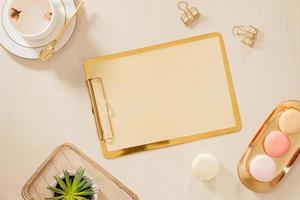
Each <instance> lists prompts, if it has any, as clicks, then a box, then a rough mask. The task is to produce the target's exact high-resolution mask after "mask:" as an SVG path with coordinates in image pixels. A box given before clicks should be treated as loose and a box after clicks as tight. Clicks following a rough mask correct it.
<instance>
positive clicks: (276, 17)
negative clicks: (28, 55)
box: [0, 0, 300, 200]
mask: <svg viewBox="0 0 300 200" xmlns="http://www.w3.org/2000/svg"><path fill="white" fill-rule="evenodd" d="M2 1H3V0H2ZM190 4H191V5H194V6H197V8H198V9H199V10H200V11H201V13H202V15H203V16H202V17H201V20H200V21H199V23H198V24H197V25H196V26H194V27H193V28H186V27H185V26H184V25H183V24H182V23H181V22H180V21H179V11H178V10H177V9H176V0H163V1H162V0H126V1H124V0H97V1H86V3H85V9H84V11H83V12H82V13H81V16H80V18H79V20H78V27H77V30H76V33H75V35H74V37H73V38H72V41H71V43H70V44H69V45H68V46H67V48H66V49H64V51H63V52H61V53H59V54H58V55H57V56H55V57H53V59H52V60H50V61H49V62H46V63H41V62H39V61H28V60H23V59H20V58H17V57H15V56H12V55H10V54H8V53H7V52H6V51H5V50H4V49H2V48H1V49H0V95H1V96H0V199H1V200H19V199H21V194H20V192H21V188H22V186H23V184H24V183H25V182H26V180H27V179H28V178H29V176H30V175H31V174H32V173H33V172H34V171H35V170H36V168H37V167H38V166H39V165H40V163H41V162H42V161H43V160H44V159H45V158H46V157H47V156H48V154H49V153H50V152H51V151H52V150H53V149H54V148H55V147H56V146H58V145H59V144H61V143H64V142H71V143H74V144H75V145H76V146H78V147H79V148H81V149H82V150H83V151H84V152H86V153H87V154H88V155H90V156H92V157H93V158H94V159H95V160H96V161H97V162H98V163H100V164H101V165H102V166H103V167H105V168H106V169H107V170H109V171H110V172H111V173H112V174H113V175H114V176H116V177H117V178H118V179H119V180H121V181H122V182H123V183H124V184H125V185H127V186H128V187H129V188H131V189H132V190H133V191H135V192H136V193H137V194H138V195H139V196H140V198H141V199H142V200H197V199H204V200H214V199H224V200H260V199H261V200H263V199H266V200H270V199H272V200H283V199H288V200H293V199H295V200H296V199H299V194H300V173H299V171H300V163H299V162H300V161H298V163H297V164H296V166H295V167H294V169H293V170H292V171H291V172H290V174H289V175H288V178H287V179H286V180H284V181H283V182H282V183H281V184H280V186H279V187H277V188H276V189H274V190H273V191H272V192H269V193H265V194H257V193H253V192H251V191H249V190H247V189H246V188H245V187H244V186H242V184H241V183H240V181H239V179H238V176H237V173H236V166H237V162H238V160H239V159H240V156H241V154H242V153H243V151H244V150H245V148H246V145H247V144H248V142H249V140H250V139H251V138H252V137H253V135H254V133H255V132H256V130H257V129H258V127H259V126H260V124H261V123H262V121H263V120H264V119H265V118H266V116H267V115H268V114H269V113H270V112H271V111H272V110H273V108H274V107H275V106H276V105H277V104H278V103H280V102H281V101H285V100H288V99H300V82H299V81H300V78H299V77H300V76H299V75H300V12H299V11H300V1H299V0H252V1H242V0H226V1H221V0H210V1H204V0H191V1H190ZM236 24H245V25H255V26H257V27H258V28H259V29H260V30H261V31H262V32H261V33H259V36H258V41H257V44H256V46H255V48H253V49H250V48H247V47H245V46H242V45H241V44H240V43H239V41H238V39H237V38H235V37H234V36H233V35H232V33H231V29H232V26H234V25H236ZM216 31H218V32H221V33H222V34H223V35H224V39H225V45H226V48H227V53H228V58H229V62H230V65H231V72H232V76H233V81H234V86H235V90H236V95H237V100H238V103H239V108H240V112H241V117H242V122H243V129H242V131H240V132H238V133H234V134H231V135H227V136H221V137H217V138H211V139H207V140H201V141H196V142H193V143H189V144H183V145H179V146H175V147H171V148H165V149H161V150H155V151H148V152H144V153H138V154H134V155H129V156H125V157H121V158H117V159H114V160H105V159H104V158H103V156H102V154H101V150H100V147H99V142H98V140H97V134H96V129H95V124H94V121H93V116H92V113H91V106H90V102H89V97H88V93H87V90H86V86H85V82H84V74H83V67H82V64H83V62H84V61H85V60H86V59H88V58H91V57H96V56H100V55H104V54H110V53H114V52H119V51H124V50H129V49H134V48H138V47H144V46H148V45H152V44H157V43H160V42H165V41H170V40H174V39H179V38H184V37H188V36H193V35H198V34H203V33H208V32H216ZM200 152H207V153H211V154H214V155H215V156H216V157H217V158H218V160H219V161H220V163H221V170H220V172H219V174H218V175H217V177H216V179H215V180H213V181H209V182H201V181H200V180H198V179H197V178H195V177H193V176H192V174H191V170H190V166H191V162H192V160H193V158H194V157H195V156H196V155H197V154H198V153H200Z"/></svg>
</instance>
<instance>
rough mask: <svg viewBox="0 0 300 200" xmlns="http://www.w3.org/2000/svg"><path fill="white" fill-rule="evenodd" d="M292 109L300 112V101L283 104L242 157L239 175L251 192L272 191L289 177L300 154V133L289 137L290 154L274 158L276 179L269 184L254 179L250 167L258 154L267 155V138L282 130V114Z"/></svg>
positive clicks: (262, 127)
mask: <svg viewBox="0 0 300 200" xmlns="http://www.w3.org/2000/svg"><path fill="white" fill-rule="evenodd" d="M291 108H293V109H297V110H299V111H300V101H286V102H284V103H281V104H280V105H279V106H278V107H277V108H276V109H275V110H274V111H273V112H272V113H271V114H270V116H269V117H268V118H267V120H266V121H265V122H264V123H263V125H262V126H261V127H260V129H259V130H258V132H257V133H256V135H255V136H254V138H253V139H252V141H251V142H250V144H249V146H248V148H247V150H246V152H245V154H244V155H243V156H242V158H241V160H240V162H239V164H238V175H239V177H240V180H241V181H242V183H243V184H244V185H245V186H246V187H247V188H249V189H250V190H253V191H255V192H267V191H269V190H271V189H272V188H274V187H275V186H276V185H277V184H278V183H279V182H280V181H281V180H282V179H283V178H284V177H285V176H286V175H287V173H288V172H289V171H290V169H291V168H292V166H293V164H294V162H295V161H296V160H297V158H298V156H299V154H300V148H299V147H300V133H299V134H289V135H288V137H289V138H290V140H291V141H292V143H291V148H290V150H289V152H288V153H287V154H286V155H285V156H283V157H278V158H276V157H272V158H273V160H274V161H275V163H276V166H277V172H276V176H275V178H273V179H272V180H271V181H269V182H261V181H257V180H256V179H254V178H253V177H252V176H251V174H250V170H249V165H250V162H251V160H252V159H253V158H254V157H255V156H256V155H258V154H266V153H265V150H264V147H263V142H264V139H265V137H266V136H267V135H268V134H269V133H270V132H271V131H273V130H280V129H279V126H278V119H279V117H280V115H281V113H282V112H284V111H285V110H287V109H291Z"/></svg>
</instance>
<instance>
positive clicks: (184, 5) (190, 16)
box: [177, 1, 200, 26]
mask: <svg viewBox="0 0 300 200" xmlns="http://www.w3.org/2000/svg"><path fill="white" fill-rule="evenodd" d="M177 8H178V9H179V10H181V11H183V14H182V15H181V17H180V19H181V21H182V22H183V23H184V24H185V25H186V26H189V25H190V24H191V23H192V22H194V21H195V20H197V19H198V18H199V17H200V12H199V11H198V10H197V8H195V7H191V8H189V4H188V2H187V1H179V2H178V3H177Z"/></svg>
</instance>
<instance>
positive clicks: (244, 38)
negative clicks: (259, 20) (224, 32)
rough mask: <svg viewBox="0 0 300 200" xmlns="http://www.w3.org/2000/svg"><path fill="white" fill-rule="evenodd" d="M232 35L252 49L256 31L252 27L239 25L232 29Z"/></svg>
mask: <svg viewBox="0 0 300 200" xmlns="http://www.w3.org/2000/svg"><path fill="white" fill-rule="evenodd" d="M232 33H233V34H234V35H236V36H239V37H240V40H241V42H242V43H243V44H245V45H247V46H249V47H253V45H254V42H255V39H256V36H257V33H258V29H257V28H255V27H254V26H247V27H244V26H242V25H239V26H234V27H233V29H232Z"/></svg>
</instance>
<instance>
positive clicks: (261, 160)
mask: <svg viewBox="0 0 300 200" xmlns="http://www.w3.org/2000/svg"><path fill="white" fill-rule="evenodd" d="M249 168H250V174H251V176H252V177H253V178H255V179H256V180H258V181H261V182H268V181H271V180H272V179H273V178H274V177H275V174H276V170H277V168H276V164H275V162H274V160H273V159H272V158H271V157H270V156H268V155H266V154H260V155H257V156H255V157H254V158H253V159H252V160H251V163H250V167H249Z"/></svg>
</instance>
